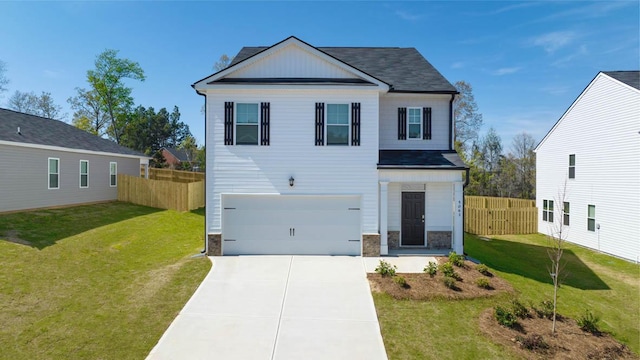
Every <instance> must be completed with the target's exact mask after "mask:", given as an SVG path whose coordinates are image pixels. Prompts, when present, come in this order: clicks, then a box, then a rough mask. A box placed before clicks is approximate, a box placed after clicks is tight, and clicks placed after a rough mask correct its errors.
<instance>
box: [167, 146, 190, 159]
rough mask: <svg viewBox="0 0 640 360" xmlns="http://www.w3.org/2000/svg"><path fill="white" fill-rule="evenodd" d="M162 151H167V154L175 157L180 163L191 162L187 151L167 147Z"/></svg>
mask: <svg viewBox="0 0 640 360" xmlns="http://www.w3.org/2000/svg"><path fill="white" fill-rule="evenodd" d="M164 149H165V150H167V151H168V152H169V153H171V154H172V155H173V156H175V157H176V159H178V160H180V161H191V160H190V159H189V158H190V156H189V154H187V151H186V150H184V149H176V148H169V147H166V148H164Z"/></svg>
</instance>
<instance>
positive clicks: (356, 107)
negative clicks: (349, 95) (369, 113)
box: [351, 103, 360, 146]
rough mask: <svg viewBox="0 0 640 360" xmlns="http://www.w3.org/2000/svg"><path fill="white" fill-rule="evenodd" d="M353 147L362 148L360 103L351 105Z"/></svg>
mask: <svg viewBox="0 0 640 360" xmlns="http://www.w3.org/2000/svg"><path fill="white" fill-rule="evenodd" d="M351 146H360V103H351Z"/></svg>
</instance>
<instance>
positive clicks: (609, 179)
mask: <svg viewBox="0 0 640 360" xmlns="http://www.w3.org/2000/svg"><path fill="white" fill-rule="evenodd" d="M639 131H640V92H639V91H638V90H636V89H632V88H631V87H629V86H627V85H623V84H621V83H619V82H618V81H616V80H614V79H611V78H609V77H608V76H606V75H604V74H600V75H598V76H597V77H596V79H594V81H593V82H592V83H591V84H590V85H589V86H588V87H587V89H586V90H585V91H584V92H583V93H582V95H581V96H580V97H579V98H578V99H577V100H576V101H575V102H574V104H573V105H572V107H571V108H569V110H567V112H566V113H565V115H564V116H563V118H562V119H561V120H560V121H559V122H558V123H557V125H556V126H555V128H554V129H553V130H552V132H551V133H550V134H549V135H548V136H547V138H546V139H544V140H543V142H542V143H541V144H540V145H539V146H538V149H537V151H536V169H537V171H536V184H537V185H536V197H537V198H536V206H537V207H538V209H540V213H539V214H538V216H539V218H538V224H539V225H538V231H539V232H541V233H544V234H550V233H551V232H552V231H553V230H552V229H551V227H550V223H549V222H545V221H542V209H543V200H554V210H555V214H554V218H555V220H556V222H557V221H560V220H561V219H562V210H561V209H562V204H560V203H559V201H558V197H559V192H560V191H562V189H563V187H564V184H565V181H566V192H565V194H566V198H567V200H566V201H568V202H569V203H570V212H569V213H570V215H569V216H570V225H569V226H568V227H567V230H568V231H566V233H567V240H568V241H570V242H573V243H576V244H579V245H583V246H586V247H589V248H592V249H596V250H600V251H603V252H606V253H609V254H613V255H616V256H619V257H622V258H625V259H629V260H632V261H639V260H640V133H639ZM570 154H575V157H576V160H575V162H576V166H575V179H568V169H569V155H570ZM588 205H595V207H596V216H595V221H596V224H599V225H600V229H596V231H588V230H587V210H588V208H587V207H588Z"/></svg>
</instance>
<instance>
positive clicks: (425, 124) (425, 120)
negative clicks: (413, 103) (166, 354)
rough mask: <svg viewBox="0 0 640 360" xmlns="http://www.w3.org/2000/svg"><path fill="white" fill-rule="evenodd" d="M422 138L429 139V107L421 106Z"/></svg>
mask: <svg viewBox="0 0 640 360" xmlns="http://www.w3.org/2000/svg"><path fill="white" fill-rule="evenodd" d="M422 138H423V139H424V140H431V108H430V107H425V108H422Z"/></svg>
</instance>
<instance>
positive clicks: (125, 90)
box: [87, 49, 145, 144]
mask: <svg viewBox="0 0 640 360" xmlns="http://www.w3.org/2000/svg"><path fill="white" fill-rule="evenodd" d="M125 79H131V80H139V81H144V80H145V75H144V70H142V68H141V67H140V65H139V64H138V63H137V62H135V61H131V60H129V59H123V58H119V57H118V50H112V49H107V50H105V51H103V52H102V53H100V54H99V55H98V56H97V57H96V61H95V69H94V70H89V71H87V82H88V83H89V86H90V91H92V92H93V93H92V96H95V97H96V98H97V100H98V101H99V103H100V105H101V107H102V108H103V111H104V112H105V114H106V118H107V121H108V127H107V130H106V133H107V135H108V136H109V137H110V138H111V139H113V140H114V141H115V142H117V143H118V144H120V142H121V137H122V134H123V132H124V130H125V127H126V125H127V124H126V121H127V119H128V116H127V115H128V113H129V111H130V110H131V108H132V106H133V97H132V96H131V91H132V89H131V88H130V87H127V86H125V84H124V82H123V81H124V80H125Z"/></svg>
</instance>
